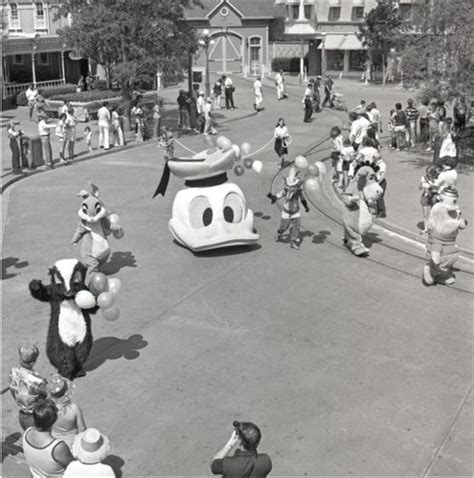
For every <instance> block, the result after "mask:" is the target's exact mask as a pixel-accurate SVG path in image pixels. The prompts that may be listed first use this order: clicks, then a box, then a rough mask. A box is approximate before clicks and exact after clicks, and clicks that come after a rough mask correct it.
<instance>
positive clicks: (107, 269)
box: [101, 251, 137, 275]
mask: <svg viewBox="0 0 474 478" xmlns="http://www.w3.org/2000/svg"><path fill="white" fill-rule="evenodd" d="M124 267H137V260H136V259H135V256H134V255H133V253H132V252H130V251H126V252H123V251H117V252H113V253H112V255H111V256H110V259H109V261H108V262H107V264H105V265H104V266H102V268H101V271H102V272H103V273H104V274H107V275H112V274H116V273H117V272H119V271H120V269H123V268H124Z"/></svg>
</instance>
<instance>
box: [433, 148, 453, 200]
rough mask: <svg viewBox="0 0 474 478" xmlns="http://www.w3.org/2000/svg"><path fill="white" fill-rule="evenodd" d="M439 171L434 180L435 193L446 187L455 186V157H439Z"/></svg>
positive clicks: (439, 192)
mask: <svg viewBox="0 0 474 478" xmlns="http://www.w3.org/2000/svg"><path fill="white" fill-rule="evenodd" d="M441 167H442V169H441V172H440V173H439V174H438V177H437V179H436V181H435V184H434V188H435V190H436V192H437V194H441V193H442V192H443V191H444V190H445V189H446V188H448V187H453V188H455V187H456V182H457V180H458V173H457V171H456V169H454V168H455V167H456V158H452V157H450V156H445V157H442V158H441Z"/></svg>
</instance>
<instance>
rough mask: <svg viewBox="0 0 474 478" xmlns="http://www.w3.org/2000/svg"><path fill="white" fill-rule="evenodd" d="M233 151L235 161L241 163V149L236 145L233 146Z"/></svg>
mask: <svg viewBox="0 0 474 478" xmlns="http://www.w3.org/2000/svg"><path fill="white" fill-rule="evenodd" d="M232 149H233V150H234V153H235V159H236V160H237V161H239V160H240V159H241V158H242V152H241V151H240V148H239V147H238V146H237V145H236V144H233V145H232Z"/></svg>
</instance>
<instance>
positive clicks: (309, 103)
mask: <svg viewBox="0 0 474 478" xmlns="http://www.w3.org/2000/svg"><path fill="white" fill-rule="evenodd" d="M302 103H303V108H304V118H303V121H304V122H305V123H310V122H311V116H312V115H313V84H312V83H308V86H307V87H306V89H305V92H304V96H303V101H302Z"/></svg>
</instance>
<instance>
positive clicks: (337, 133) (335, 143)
mask: <svg viewBox="0 0 474 478" xmlns="http://www.w3.org/2000/svg"><path fill="white" fill-rule="evenodd" d="M329 136H330V137H331V138H332V145H331V160H332V167H333V169H334V173H333V176H332V181H333V183H337V185H338V186H339V187H341V185H342V165H341V151H342V132H341V129H340V128H339V127H338V126H334V127H332V128H331V132H330V133H329Z"/></svg>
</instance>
